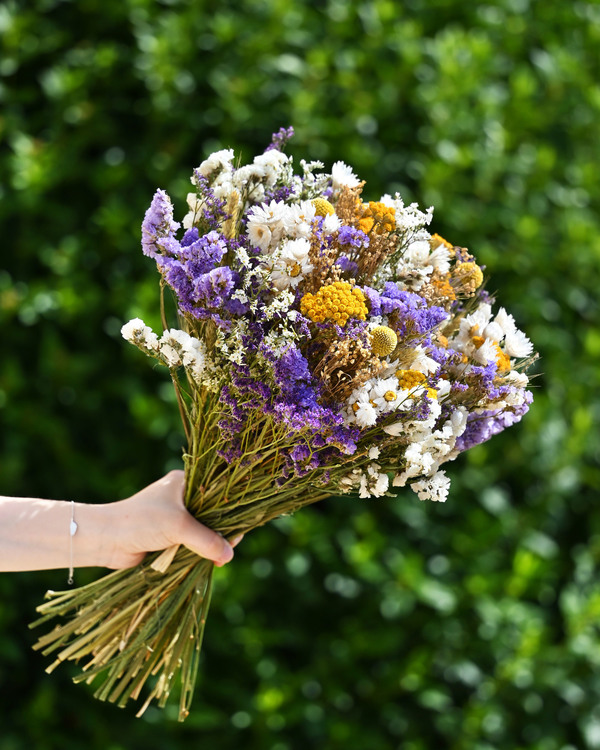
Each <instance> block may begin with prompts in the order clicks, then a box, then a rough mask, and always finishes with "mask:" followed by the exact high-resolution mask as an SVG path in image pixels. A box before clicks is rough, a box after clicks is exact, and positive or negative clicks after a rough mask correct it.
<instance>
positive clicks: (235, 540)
mask: <svg viewBox="0 0 600 750" xmlns="http://www.w3.org/2000/svg"><path fill="white" fill-rule="evenodd" d="M243 538H244V535H243V534H238V535H237V536H236V537H234V538H233V539H232V540H231V546H232V547H236V546H237V545H238V544H239V543H240V542H241V541H242V539H243Z"/></svg>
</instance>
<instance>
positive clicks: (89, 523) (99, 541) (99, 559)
mask: <svg viewBox="0 0 600 750" xmlns="http://www.w3.org/2000/svg"><path fill="white" fill-rule="evenodd" d="M113 505H115V503H107V504H103V505H93V504H90V503H75V507H74V513H73V520H74V521H75V523H76V524H77V531H76V533H75V534H74V536H73V538H72V540H73V566H74V567H75V568H85V567H103V568H109V567H111V562H112V561H113V560H114V557H115V550H116V547H117V540H118V537H119V533H120V529H119V526H118V523H117V514H116V513H115V511H114V508H113V507H112V506H113Z"/></svg>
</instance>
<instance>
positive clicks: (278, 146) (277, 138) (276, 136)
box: [265, 127, 294, 153]
mask: <svg viewBox="0 0 600 750" xmlns="http://www.w3.org/2000/svg"><path fill="white" fill-rule="evenodd" d="M293 137H294V128H292V127H289V128H279V130H278V131H277V132H276V133H273V135H272V136H271V143H270V144H269V145H268V146H267V147H266V149H265V153H266V152H267V151H283V149H284V148H285V147H286V144H287V142H288V141H289V140H290V139H291V138H293Z"/></svg>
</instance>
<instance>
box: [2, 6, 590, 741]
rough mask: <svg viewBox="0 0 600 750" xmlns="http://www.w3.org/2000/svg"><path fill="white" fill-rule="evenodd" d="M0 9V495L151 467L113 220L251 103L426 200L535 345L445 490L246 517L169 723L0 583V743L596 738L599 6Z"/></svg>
mask: <svg viewBox="0 0 600 750" xmlns="http://www.w3.org/2000/svg"><path fill="white" fill-rule="evenodd" d="M0 33H1V44H2V54H1V55H0V139H1V141H2V143H1V144H0V197H1V200H0V226H2V229H3V231H2V244H3V248H2V254H1V258H2V260H0V326H1V327H0V342H1V349H0V352H1V354H0V420H1V422H0V425H1V428H0V479H1V481H0V492H2V493H4V494H16V495H34V496H46V497H57V498H74V499H82V500H89V501H103V500H112V499H117V498H120V497H124V496H126V495H128V494H130V493H131V492H133V491H135V490H136V489H138V488H140V487H141V486H143V485H144V484H146V483H148V482H149V481H151V480H153V479H155V478H156V477H157V476H158V475H159V474H160V473H162V471H163V470H166V469H167V468H171V467H173V466H177V465H179V460H180V458H179V457H180V446H181V442H182V438H181V434H180V431H179V427H178V424H177V411H176V408H175V407H174V404H173V398H172V396H171V393H170V390H169V386H168V383H167V382H166V381H165V377H164V374H163V373H162V372H160V371H159V370H153V369H152V368H150V367H148V363H147V361H146V360H145V359H144V358H143V357H141V356H140V355H139V353H137V352H136V351H135V350H133V348H132V347H129V346H127V345H126V344H125V343H124V342H122V341H121V340H120V336H119V328H120V325H121V323H122V322H123V321H124V320H127V319H128V318H129V317H133V316H137V315H140V316H141V317H144V318H148V319H150V320H153V321H154V322H157V321H156V304H157V290H156V278H155V272H154V269H153V267H152V265H153V264H152V263H149V262H148V261H147V259H145V258H143V257H142V255H141V252H140V249H139V225H140V223H141V219H142V217H143V214H144V211H145V209H146V207H147V205H148V204H149V202H150V199H151V196H152V194H153V191H154V189H155V188H156V187H158V186H160V187H163V188H165V189H167V190H168V191H169V192H170V193H171V194H172V195H173V196H174V197H176V198H178V199H179V201H180V206H182V204H183V201H184V199H185V194H186V192H187V186H188V184H189V183H188V176H189V173H190V171H191V168H192V167H193V166H195V165H197V164H198V163H199V162H200V161H201V159H202V158H204V157H205V156H206V155H207V153H208V152H209V151H211V150H213V149H215V148H217V147H229V146H231V147H234V148H236V149H239V150H242V152H243V155H244V156H245V157H246V158H250V157H251V156H252V155H253V154H255V153H257V152H258V151H261V150H262V149H263V148H264V146H265V145H266V143H267V142H268V140H269V138H270V134H271V132H272V131H274V130H277V129H278V128H279V127H281V126H287V125H293V126H294V127H295V129H296V132H297V136H296V138H295V139H294V141H293V142H292V145H291V151H292V153H293V154H294V156H295V157H297V158H298V159H300V158H307V159H310V158H319V159H322V160H323V161H324V162H326V164H327V165H330V164H331V162H332V161H334V160H337V159H343V160H344V161H346V162H347V163H350V164H352V165H353V167H354V168H355V171H356V172H357V173H358V174H359V175H360V176H361V178H363V179H366V180H367V189H366V191H367V192H366V194H367V195H368V196H370V197H374V198H377V197H379V195H380V194H381V193H382V192H384V191H394V190H399V191H400V192H401V193H402V195H403V196H404V197H405V199H406V200H408V201H412V200H417V201H418V202H419V203H420V204H421V205H423V206H428V205H434V206H435V209H436V211H435V214H434V225H435V230H436V231H439V232H440V233H441V234H442V235H444V236H446V237H447V238H448V239H450V240H452V241H453V242H456V243H458V244H462V245H466V246H468V247H469V248H470V249H471V250H472V251H473V252H475V254H476V255H477V257H478V259H479V260H480V262H482V263H483V264H485V265H486V267H487V273H488V274H489V276H490V278H491V282H490V288H491V289H492V290H497V292H498V298H499V301H500V302H501V304H503V305H505V306H506V307H507V308H508V309H509V310H510V311H511V312H513V313H514V315H515V317H516V319H517V321H518V323H519V325H520V326H521V327H523V328H524V329H525V330H526V331H527V333H528V334H529V335H530V336H531V338H532V339H533V340H534V342H535V344H536V348H537V349H538V350H539V351H540V353H541V361H540V364H539V366H538V367H537V378H536V386H537V388H536V398H535V402H534V406H533V408H532V410H531V412H530V413H529V414H528V415H527V417H526V418H525V419H524V421H523V423H522V424H521V425H519V426H517V427H515V428H512V429H511V430H509V431H507V432H506V433H504V434H503V435H501V436H499V437H498V438H496V439H494V440H493V441H491V442H490V443H488V444H485V445H483V446H480V447H478V448H477V449H475V450H473V451H471V452H470V453H469V454H467V455H465V456H463V457H461V458H460V459H459V460H458V461H457V462H456V464H455V465H453V466H452V467H451V473H452V475H453V489H452V491H451V496H450V498H449V500H448V502H447V503H446V504H445V505H444V506H441V507H436V506H433V505H425V504H422V503H420V502H419V501H418V499H417V498H416V496H414V495H412V493H405V494H403V495H401V496H400V497H399V498H398V499H397V500H395V501H391V500H384V501H373V502H365V501H360V502H359V501H353V500H348V499H337V500H331V501H330V502H328V503H325V504H323V505H322V506H321V507H317V508H314V509H309V510H306V511H304V512H303V513H301V514H299V515H298V516H297V517H296V518H294V519H285V520H282V521H280V522H277V523H275V524H272V525H271V526H270V527H269V528H266V529H262V530H260V531H257V532H255V533H254V534H253V535H251V536H250V537H248V538H247V539H245V540H244V542H243V544H242V545H241V546H240V548H239V551H238V553H237V555H236V562H235V563H234V564H232V565H230V566H228V567H227V568H226V569H223V570H221V571H219V575H218V582H217V590H216V592H215V596H214V599H213V602H214V604H213V610H212V612H211V616H210V620H209V625H208V629H207V638H206V642H205V643H206V646H205V658H204V662H203V665H202V677H201V680H200V683H199V687H198V693H197V697H196V701H195V708H194V710H193V712H192V714H191V715H190V717H189V720H188V722H187V723H186V724H184V725H179V724H177V723H175V722H174V721H173V720H172V716H171V715H169V714H166V715H165V714H163V713H160V712H158V711H156V710H149V711H148V712H147V714H146V715H145V717H144V718H143V719H141V720H137V719H134V718H133V715H134V711H133V710H129V709H125V710H124V711H119V710H118V709H116V708H114V707H112V706H110V705H104V704H100V703H97V702H96V701H94V700H93V699H92V698H91V697H90V691H89V690H88V689H86V688H83V687H81V686H74V685H72V684H71V682H70V679H69V675H70V674H72V672H71V671H70V667H65V668H63V669H62V670H58V671H57V672H56V673H54V674H53V675H52V676H51V677H50V676H47V675H45V674H44V671H43V668H44V666H45V664H46V663H47V662H46V661H45V660H44V659H43V658H42V657H40V656H39V654H34V653H33V652H31V650H30V645H31V644H32V643H33V641H34V640H35V637H34V635H33V634H32V633H30V632H29V631H28V630H27V628H26V625H27V623H28V622H29V621H31V619H32V618H33V616H34V607H35V605H36V604H37V603H38V602H39V600H40V598H41V597H42V595H43V592H44V591H45V589H46V588H60V587H61V586H63V583H64V579H65V577H66V576H65V575H63V573H62V572H59V571H56V572H50V573H44V574H12V575H8V574H3V575H0V595H1V602H2V606H0V691H1V699H2V700H1V702H0V706H1V708H0V750H21V749H23V750H25V749H26V748H27V750H29V748H32V747H33V748H35V749H36V750H55V748H58V747H60V748H64V750H76V749H79V748H86V750H95V749H96V748H97V749H98V750H100V749H101V750H132V749H135V748H138V747H140V748H141V747H160V748H161V749H162V750H169V749H170V748H180V747H181V748H182V747H187V746H188V745H189V743H190V742H195V743H198V744H199V745H202V746H207V747H213V748H218V749H219V750H229V748H232V749H233V748H236V749H237V748H239V747H244V748H245V750H254V749H255V748H256V750H259V749H260V750H288V749H292V748H297V747H298V748H304V747H306V746H307V745H309V744H311V743H312V745H314V746H317V747H326V748H338V747H339V748H344V750H353V749H356V750H364V748H368V749H369V750H380V749H381V750H387V749H388V748H402V750H429V749H430V748H438V747H444V748H451V750H498V749H499V748H501V749H502V750H504V749H505V748H506V750H516V749H519V750H520V749H521V748H523V750H579V749H580V748H600V711H599V709H598V705H599V704H600V671H599V670H598V667H599V666H600V642H599V639H598V625H597V623H598V621H599V618H600V584H599V583H598V560H599V558H600V528H599V527H600V520H599V518H600V516H599V515H598V513H597V512H596V504H597V501H598V490H599V489H600V470H599V460H598V459H599V453H600V449H599V447H598V435H599V424H598V423H599V421H600V400H599V396H598V393H599V387H600V368H599V359H600V333H599V330H600V329H599V327H598V322H599V321H598V282H599V280H600V275H599V273H598V267H599V264H600V233H599V231H598V230H599V222H598V215H599V206H598V203H599V200H598V196H599V191H598V187H597V186H598V134H597V133H598V121H599V118H600V84H599V80H600V76H599V73H600V69H599V68H600V66H599V64H598V63H599V58H598V47H599V46H600V5H599V4H598V2H596V1H595V0H587V1H586V0H580V1H578V2H574V3H561V2H558V1H557V0H545V1H544V0H537V1H536V0H489V2H488V3H487V4H481V3H472V4H471V3H464V2H458V0H406V2H404V3H398V2H394V1H393V0H365V1H364V2H351V1H350V0H326V1H324V2H323V3H312V2H309V1H308V0H296V2H293V3H290V2H287V0H236V2H233V1H232V0H222V1H221V2H219V3H209V2H207V0H198V1H197V2H184V0H168V1H167V0H162V2H157V0H120V2H106V0H78V1H77V2H74V1H73V2H69V1H68V0H62V1H61V0H29V2H18V1H17V0H6V2H5V3H4V4H3V5H2V7H0ZM95 574H96V572H86V573H80V574H79V579H80V580H81V581H83V580H86V579H88V578H91V577H93V576H94V575H95Z"/></svg>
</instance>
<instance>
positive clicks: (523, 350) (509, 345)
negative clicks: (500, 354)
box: [504, 328, 533, 357]
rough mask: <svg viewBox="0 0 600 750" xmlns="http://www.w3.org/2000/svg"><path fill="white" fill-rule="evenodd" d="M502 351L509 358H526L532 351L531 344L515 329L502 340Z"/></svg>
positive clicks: (521, 332)
mask: <svg viewBox="0 0 600 750" xmlns="http://www.w3.org/2000/svg"><path fill="white" fill-rule="evenodd" d="M504 351H505V353H506V354H508V356H509V357H528V356H529V355H530V354H531V352H532V351H533V344H532V343H531V341H530V340H529V339H528V338H527V336H526V335H525V334H524V333H523V331H519V330H518V329H517V328H516V329H515V330H514V331H511V332H510V333H507V334H506V336H505V338H504Z"/></svg>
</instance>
